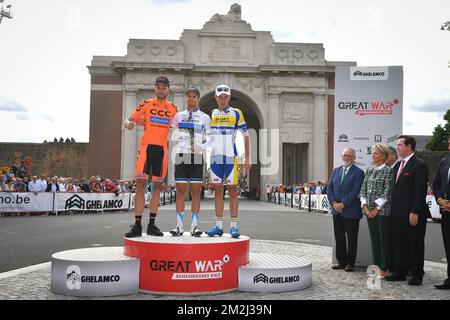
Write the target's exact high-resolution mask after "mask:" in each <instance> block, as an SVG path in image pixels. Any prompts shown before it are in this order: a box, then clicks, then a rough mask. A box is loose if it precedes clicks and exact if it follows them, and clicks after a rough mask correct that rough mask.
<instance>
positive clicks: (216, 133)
mask: <svg viewBox="0 0 450 320" xmlns="http://www.w3.org/2000/svg"><path fill="white" fill-rule="evenodd" d="M215 98H216V102H217V105H218V108H217V109H214V110H213V111H212V114H211V143H210V144H211V163H210V164H211V168H210V169H211V183H212V186H213V188H214V191H215V209H216V225H215V226H214V227H213V228H212V229H211V230H210V231H208V233H207V234H208V236H210V237H213V236H222V234H223V207H224V203H223V185H224V184H226V185H227V189H228V192H229V195H230V214H231V227H230V234H231V236H232V237H233V238H239V236H240V232H239V229H238V228H237V214H238V194H237V184H238V153H237V149H236V144H235V140H236V133H237V131H238V130H240V131H241V132H242V134H243V135H244V145H245V163H244V169H245V170H246V171H250V169H251V167H252V165H251V163H250V136H249V134H248V131H247V125H246V123H245V120H244V115H243V114H242V111H241V110H239V109H236V108H232V107H231V106H230V105H229V103H230V99H231V89H230V87H229V86H227V85H220V86H218V87H217V88H216V91H215Z"/></svg>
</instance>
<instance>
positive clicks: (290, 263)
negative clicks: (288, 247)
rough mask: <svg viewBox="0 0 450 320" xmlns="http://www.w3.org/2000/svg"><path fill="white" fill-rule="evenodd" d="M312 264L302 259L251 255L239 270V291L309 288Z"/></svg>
mask: <svg viewBox="0 0 450 320" xmlns="http://www.w3.org/2000/svg"><path fill="white" fill-rule="evenodd" d="M311 284H312V263H311V262H310V261H308V260H306V259H304V258H302V257H297V256H290V255H279V254H268V253H252V254H251V255H250V263H249V264H247V265H245V266H242V267H240V268H239V291H249V292H286V291H298V290H303V289H306V288H309V287H310V286H311Z"/></svg>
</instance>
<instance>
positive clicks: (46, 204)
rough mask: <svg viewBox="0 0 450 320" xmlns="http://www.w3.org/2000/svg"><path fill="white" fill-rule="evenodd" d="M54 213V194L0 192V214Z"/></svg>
mask: <svg viewBox="0 0 450 320" xmlns="http://www.w3.org/2000/svg"><path fill="white" fill-rule="evenodd" d="M46 211H53V193H46V192H41V193H38V194H37V195H35V194H34V193H32V192H24V193H21V192H20V193H19V192H0V212H4V213H6V212H46Z"/></svg>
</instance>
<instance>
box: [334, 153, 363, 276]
mask: <svg viewBox="0 0 450 320" xmlns="http://www.w3.org/2000/svg"><path fill="white" fill-rule="evenodd" d="M341 157H342V166H340V167H337V168H335V169H334V170H333V172H332V174H331V179H330V183H329V184H328V186H327V197H328V201H329V202H330V204H331V205H332V207H333V208H332V210H331V213H332V214H333V227H334V238H335V241H336V258H337V260H338V264H337V265H334V266H332V267H331V268H332V269H333V270H341V269H345V271H347V272H351V271H353V267H354V265H355V260H356V252H357V248H358V231H359V220H360V219H361V218H362V210H361V202H360V201H359V197H358V195H359V192H360V190H361V186H362V183H363V180H364V171H362V170H361V169H360V168H358V167H357V166H356V165H354V162H355V159H356V153H355V150H353V149H352V148H347V149H345V150H344V151H342V154H341Z"/></svg>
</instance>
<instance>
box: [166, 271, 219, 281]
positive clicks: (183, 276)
mask: <svg viewBox="0 0 450 320" xmlns="http://www.w3.org/2000/svg"><path fill="white" fill-rule="evenodd" d="M220 278H222V272H205V273H174V274H173V275H172V280H208V279H220Z"/></svg>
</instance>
